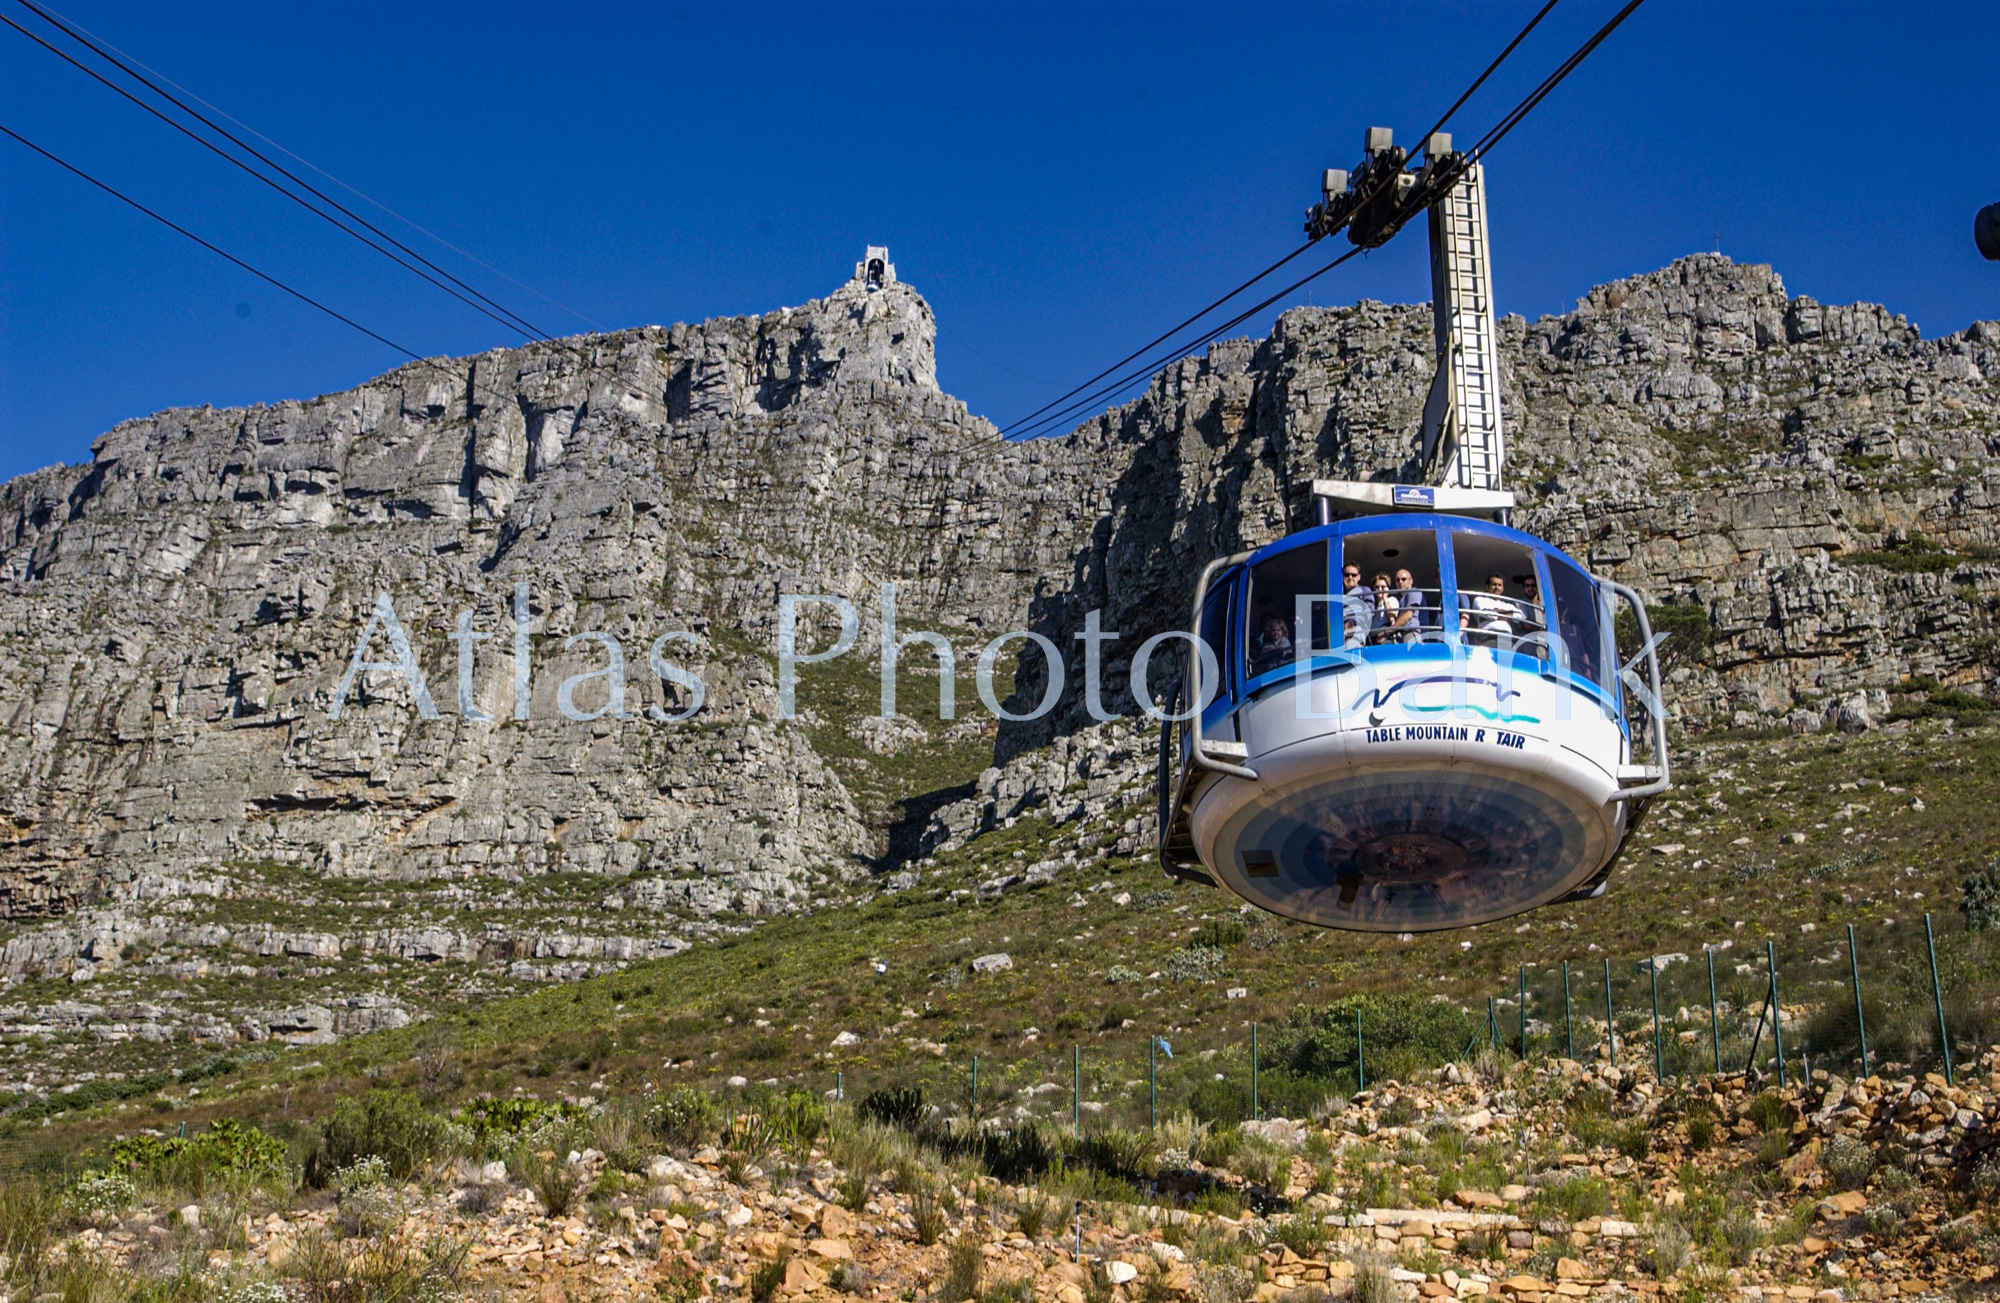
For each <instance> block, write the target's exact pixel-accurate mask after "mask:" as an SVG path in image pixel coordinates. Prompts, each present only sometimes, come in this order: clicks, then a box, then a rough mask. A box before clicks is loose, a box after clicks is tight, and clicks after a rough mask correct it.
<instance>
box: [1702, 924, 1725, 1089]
mask: <svg viewBox="0 0 2000 1303" xmlns="http://www.w3.org/2000/svg"><path fill="white" fill-rule="evenodd" d="M1702 952H1703V953H1704V954H1706V955H1707V956H1708V1041H1709V1044H1710V1045H1712V1046H1713V1047H1714V1048H1715V1075H1716V1076H1718V1077H1719V1076H1721V1075H1722V1019H1721V1018H1719V1017H1717V1016H1716V1012H1715V952H1714V951H1713V950H1710V949H1708V947H1706V946H1703V947H1702Z"/></svg>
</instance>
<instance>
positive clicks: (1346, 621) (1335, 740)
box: [1159, 512, 1669, 932]
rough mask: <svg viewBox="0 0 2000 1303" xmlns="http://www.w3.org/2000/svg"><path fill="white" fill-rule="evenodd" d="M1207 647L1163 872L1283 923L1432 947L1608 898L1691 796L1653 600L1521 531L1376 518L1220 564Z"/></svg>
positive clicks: (1163, 799)
mask: <svg viewBox="0 0 2000 1303" xmlns="http://www.w3.org/2000/svg"><path fill="white" fill-rule="evenodd" d="M1615 602H1624V603H1627V604H1629V605H1630V607H1631V608H1632V610H1633V612H1634V614H1635V616H1636V618H1637V623H1638V628H1639V631H1640V638H1641V642H1642V643H1643V644H1644V646H1643V649H1642V651H1641V652H1640V654H1639V655H1638V656H1636V657H1635V658H1634V660H1633V663H1632V664H1631V665H1628V666H1624V667H1621V666H1620V665H1619V663H1618V650H1617V646H1616V640H1615V637H1614V633H1613V629H1614V603H1615ZM1191 633H1192V634H1193V635H1194V637H1195V639H1198V640H1199V641H1198V642H1191V646H1193V647H1195V648H1196V649H1197V650H1201V649H1206V650H1205V651H1202V654H1198V655H1190V656H1189V657H1188V658H1187V661H1188V673H1187V674H1186V675H1185V676H1184V677H1183V680H1182V683H1181V686H1180V689H1179V694H1178V696H1177V698H1176V700H1175V703H1174V704H1173V705H1172V706H1171V707H1170V708H1169V712H1168V713H1169V715H1170V716H1173V715H1180V716H1184V717H1185V718H1184V719H1183V720H1181V721H1178V722H1169V723H1168V724H1167V725H1165V726H1163V729H1162V734H1161V739H1160V758H1159V787H1160V791H1159V799H1160V851H1161V859H1162V862H1163V864H1164V865H1165V866H1166V868H1167V870H1168V872H1169V873H1171V874H1173V875H1175V876H1178V877H1190V878H1198V879H1202V880H1206V881H1212V882H1214V883H1216V884H1219V885H1220V886H1222V887H1224V888H1225V889H1227V890H1228V891H1230V892H1232V893H1234V894H1235V895H1237V896H1239V897H1241V898H1242V899H1244V900H1246V901H1248V902H1250V903H1251V904H1254V905H1257V906H1259V907H1261V908H1263V909H1267V910H1270V911H1271V912H1273V913H1276V914H1280V915H1283V916H1286V917H1290V918H1294V919H1298V920H1300V921H1303V922H1307V923H1313V924H1316V925H1319V926H1322V927H1331V928H1343V929H1353V930H1360V931H1377V932H1419V931H1428V930H1436V929H1442V928H1456V927H1465V926H1469V925H1472V924H1477V923H1486V922H1492V921H1494V920H1497V919H1502V918H1506V917H1508V916H1510V915H1513V914H1517V913H1521V912H1523V911H1525V910H1530V909H1535V908H1537V907H1539V906H1543V905H1548V904H1551V903H1554V902H1557V901H1563V900H1577V899H1586V898H1589V897H1592V896H1595V895H1599V894H1602V892H1603V891H1604V888H1605V884H1606V881H1607V878H1608V876H1609V874H1610V871H1611V867H1612V865H1613V863H1614V862H1615V861H1616V860H1617V858H1618V855H1619V852H1620V850H1621V848H1622V847H1623V846H1624V845H1625V842H1626V841H1627V839H1628V838H1629V837H1630V836H1631V834H1632V831H1633V829H1634V828H1635V827H1636V826H1637V825H1638V822H1639V820H1640V819H1641V817H1642V816H1643V813H1644V810H1645V807H1646V804H1647V803H1648V801H1649V800H1650V799H1651V798H1652V797H1653V796H1655V795H1657V794H1658V793H1660V792H1662V791H1664V790H1666V788H1667V785H1668V782H1669V761H1668V756H1667V747H1666V732H1665V721H1664V719H1662V718H1660V715H1661V714H1662V712H1661V710H1660V708H1659V705H1658V702H1659V696H1660V684H1659V665H1658V661H1657V659H1656V657H1655V654H1654V651H1653V639H1652V635H1651V631H1650V629H1648V628H1647V625H1646V613H1645V606H1644V603H1643V602H1641V601H1640V600H1639V598H1638V596H1637V595H1636V594H1635V593H1633V592H1632V591H1631V590H1630V589H1628V588H1625V587H1623V586H1622V585H1619V584H1617V583H1614V582H1612V581H1610V580H1606V579H1602V578H1599V577H1597V576H1594V575H1592V574H1590V573H1589V572H1588V571H1587V570H1586V569H1585V568H1584V567H1582V566H1580V565H1579V564H1577V562H1575V561H1574V560H1572V559H1571V558H1570V557H1568V556H1566V555H1564V554H1563V553H1562V552H1561V551H1559V550H1558V549H1556V548H1554V547H1551V546H1550V545H1548V544H1547V543H1544V542H1542V541H1541V540H1539V539H1537V538H1535V537H1533V536H1532V535H1529V534H1526V533H1523V532H1521V531H1519V530H1515V529H1511V528H1509V527H1507V526H1505V525H1501V524H1497V523H1492V522H1490V521H1487V520H1481V519H1475V518H1468V517H1462V516H1456V515H1447V514H1442V513H1433V512H1408V513H1401V514H1384V515H1370V516H1363V517H1361V518H1358V519H1353V520H1347V521H1342V522H1339V523H1335V524H1326V525H1321V526H1318V527H1315V528H1312V529H1308V530H1305V531H1302V532H1300V533H1296V534H1293V535H1291V536H1289V537H1287V538H1284V539H1282V540H1280V541H1278V542H1275V543H1272V544H1270V545H1268V546H1266V547H1263V548H1259V549H1257V550H1256V551H1254V552H1247V553H1241V554H1239V555H1236V556H1232V557H1226V558H1222V559H1219V560H1217V561H1214V562H1212V563H1210V564H1209V566H1208V567H1207V568H1206V569H1205V570H1204V571H1203V573H1202V575H1201V578H1200V581H1199V582H1198V584H1197V586H1196V592H1195V602H1194V621H1193V628H1192V630H1191ZM1211 662H1212V663H1211ZM1192 701H1202V702H1205V703H1206V704H1205V707H1204V708H1202V709H1199V710H1190V709H1188V708H1186V707H1185V706H1184V705H1183V704H1182V703H1185V702H1192ZM1635 732H1636V733H1637V737H1636V738H1635ZM1642 758H1643V761H1644V763H1640V760H1641V759H1642Z"/></svg>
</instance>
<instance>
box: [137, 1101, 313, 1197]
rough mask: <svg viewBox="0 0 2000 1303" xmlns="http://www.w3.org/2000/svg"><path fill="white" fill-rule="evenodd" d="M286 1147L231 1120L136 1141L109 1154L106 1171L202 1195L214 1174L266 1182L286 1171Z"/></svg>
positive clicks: (218, 1121)
mask: <svg viewBox="0 0 2000 1303" xmlns="http://www.w3.org/2000/svg"><path fill="white" fill-rule="evenodd" d="M286 1157H287V1155H286V1150H285V1145H284V1142H283V1141H281V1140H279V1139H277V1138H276V1137H274V1136H267V1135H265V1134H264V1133H263V1132H262V1131H259V1130H258V1129H257V1128H256V1127H247V1126H244V1125H243V1124H242V1123H240V1122H237V1121H234V1120H233V1119H230V1118H218V1119H217V1120H216V1121H214V1122H212V1123H210V1124H209V1128H208V1130H206V1131H202V1132H198V1133H196V1134H195V1135H191V1136H145V1135H141V1136H132V1137H130V1138H128V1139H125V1140H120V1141H117V1142H115V1143H114V1144H112V1146H111V1147H110V1149H108V1150H107V1151H105V1165H106V1167H107V1168H113V1169H120V1170H123V1171H125V1172H127V1173H129V1174H130V1175H132V1176H134V1177H137V1178H139V1179H141V1180H156V1181H169V1182H172V1183H174V1184H176V1185H180V1186H184V1187H187V1188H189V1189H193V1190H195V1191H197V1192H199V1191H200V1189H201V1188H202V1186H203V1184H204V1183H205V1181H206V1178H207V1177H208V1176H209V1175H210V1174H213V1173H229V1174H231V1175H237V1176H247V1177H251V1178H261V1177H270V1176H277V1175H279V1174H280V1173H282V1172H283V1171H284V1170H285V1159H286Z"/></svg>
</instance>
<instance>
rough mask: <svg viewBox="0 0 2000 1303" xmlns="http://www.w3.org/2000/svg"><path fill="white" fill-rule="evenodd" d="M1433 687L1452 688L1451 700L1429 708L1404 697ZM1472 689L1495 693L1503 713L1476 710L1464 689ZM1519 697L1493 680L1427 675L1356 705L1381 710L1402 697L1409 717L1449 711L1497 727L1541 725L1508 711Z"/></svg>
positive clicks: (1367, 695) (1370, 693)
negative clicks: (1511, 701) (1509, 704)
mask: <svg viewBox="0 0 2000 1303" xmlns="http://www.w3.org/2000/svg"><path fill="white" fill-rule="evenodd" d="M1432 683H1445V684H1450V685H1451V689H1452V699H1451V700H1450V701H1448V702H1444V703H1442V704H1439V705H1434V706H1430V705H1424V704H1423V703H1421V702H1418V701H1415V700H1413V699H1411V698H1409V697H1407V696H1405V695H1404V694H1405V693H1406V692H1407V691H1408V690H1409V689H1411V688H1420V687H1424V686H1425V685H1427V684H1432ZM1473 686H1477V687H1482V688H1491V689H1493V700H1494V701H1495V702H1496V703H1497V704H1498V705H1499V706H1500V709H1498V710H1488V709H1486V707H1484V706H1475V705H1473V704H1472V703H1471V702H1470V701H1467V700H1466V699H1465V689H1466V688H1468V687H1473ZM1520 695H1521V693H1520V692H1519V691H1518V690H1517V689H1514V688H1507V687H1502V686H1501V685H1500V684H1499V683H1496V682H1495V681H1493V680H1492V679H1469V678H1465V677H1463V676H1462V675H1457V674H1426V675H1423V676H1421V677H1419V678H1414V679H1404V680H1403V681H1402V682H1400V683H1398V684H1396V685H1395V686H1394V687H1391V688H1371V689H1367V690H1365V691H1364V692H1363V693H1362V694H1361V696H1360V697H1358V698H1357V699H1356V702H1355V704H1356V706H1357V707H1359V706H1360V705H1361V704H1362V703H1363V702H1365V701H1369V699H1371V698H1372V699H1373V700H1372V704H1370V705H1369V706H1368V709H1371V710H1380V709H1382V708H1383V707H1384V706H1386V705H1388V704H1389V703H1390V702H1391V701H1393V700H1395V699H1396V698H1397V697H1403V701H1402V707H1403V710H1404V711H1405V712H1406V713H1409V714H1414V715H1441V714H1443V713H1445V712H1446V711H1450V712H1452V713H1454V714H1461V713H1464V714H1473V715H1478V716H1479V717H1480V718H1482V719H1485V720H1488V721H1490V722H1492V723H1495V724H1539V723H1541V722H1542V720H1541V716H1539V715H1522V714H1518V713H1516V712H1514V711H1512V710H1509V709H1507V706H1506V703H1507V699H1508V698H1509V697H1518V696H1520Z"/></svg>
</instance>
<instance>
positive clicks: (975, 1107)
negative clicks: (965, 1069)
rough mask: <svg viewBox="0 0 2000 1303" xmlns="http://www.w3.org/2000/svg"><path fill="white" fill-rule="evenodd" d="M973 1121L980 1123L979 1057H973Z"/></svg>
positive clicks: (975, 1123)
mask: <svg viewBox="0 0 2000 1303" xmlns="http://www.w3.org/2000/svg"><path fill="white" fill-rule="evenodd" d="M972 1121H973V1124H974V1125H977V1124H978V1122H979V1056H978V1055H977V1054H975V1055H973V1056H972Z"/></svg>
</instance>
